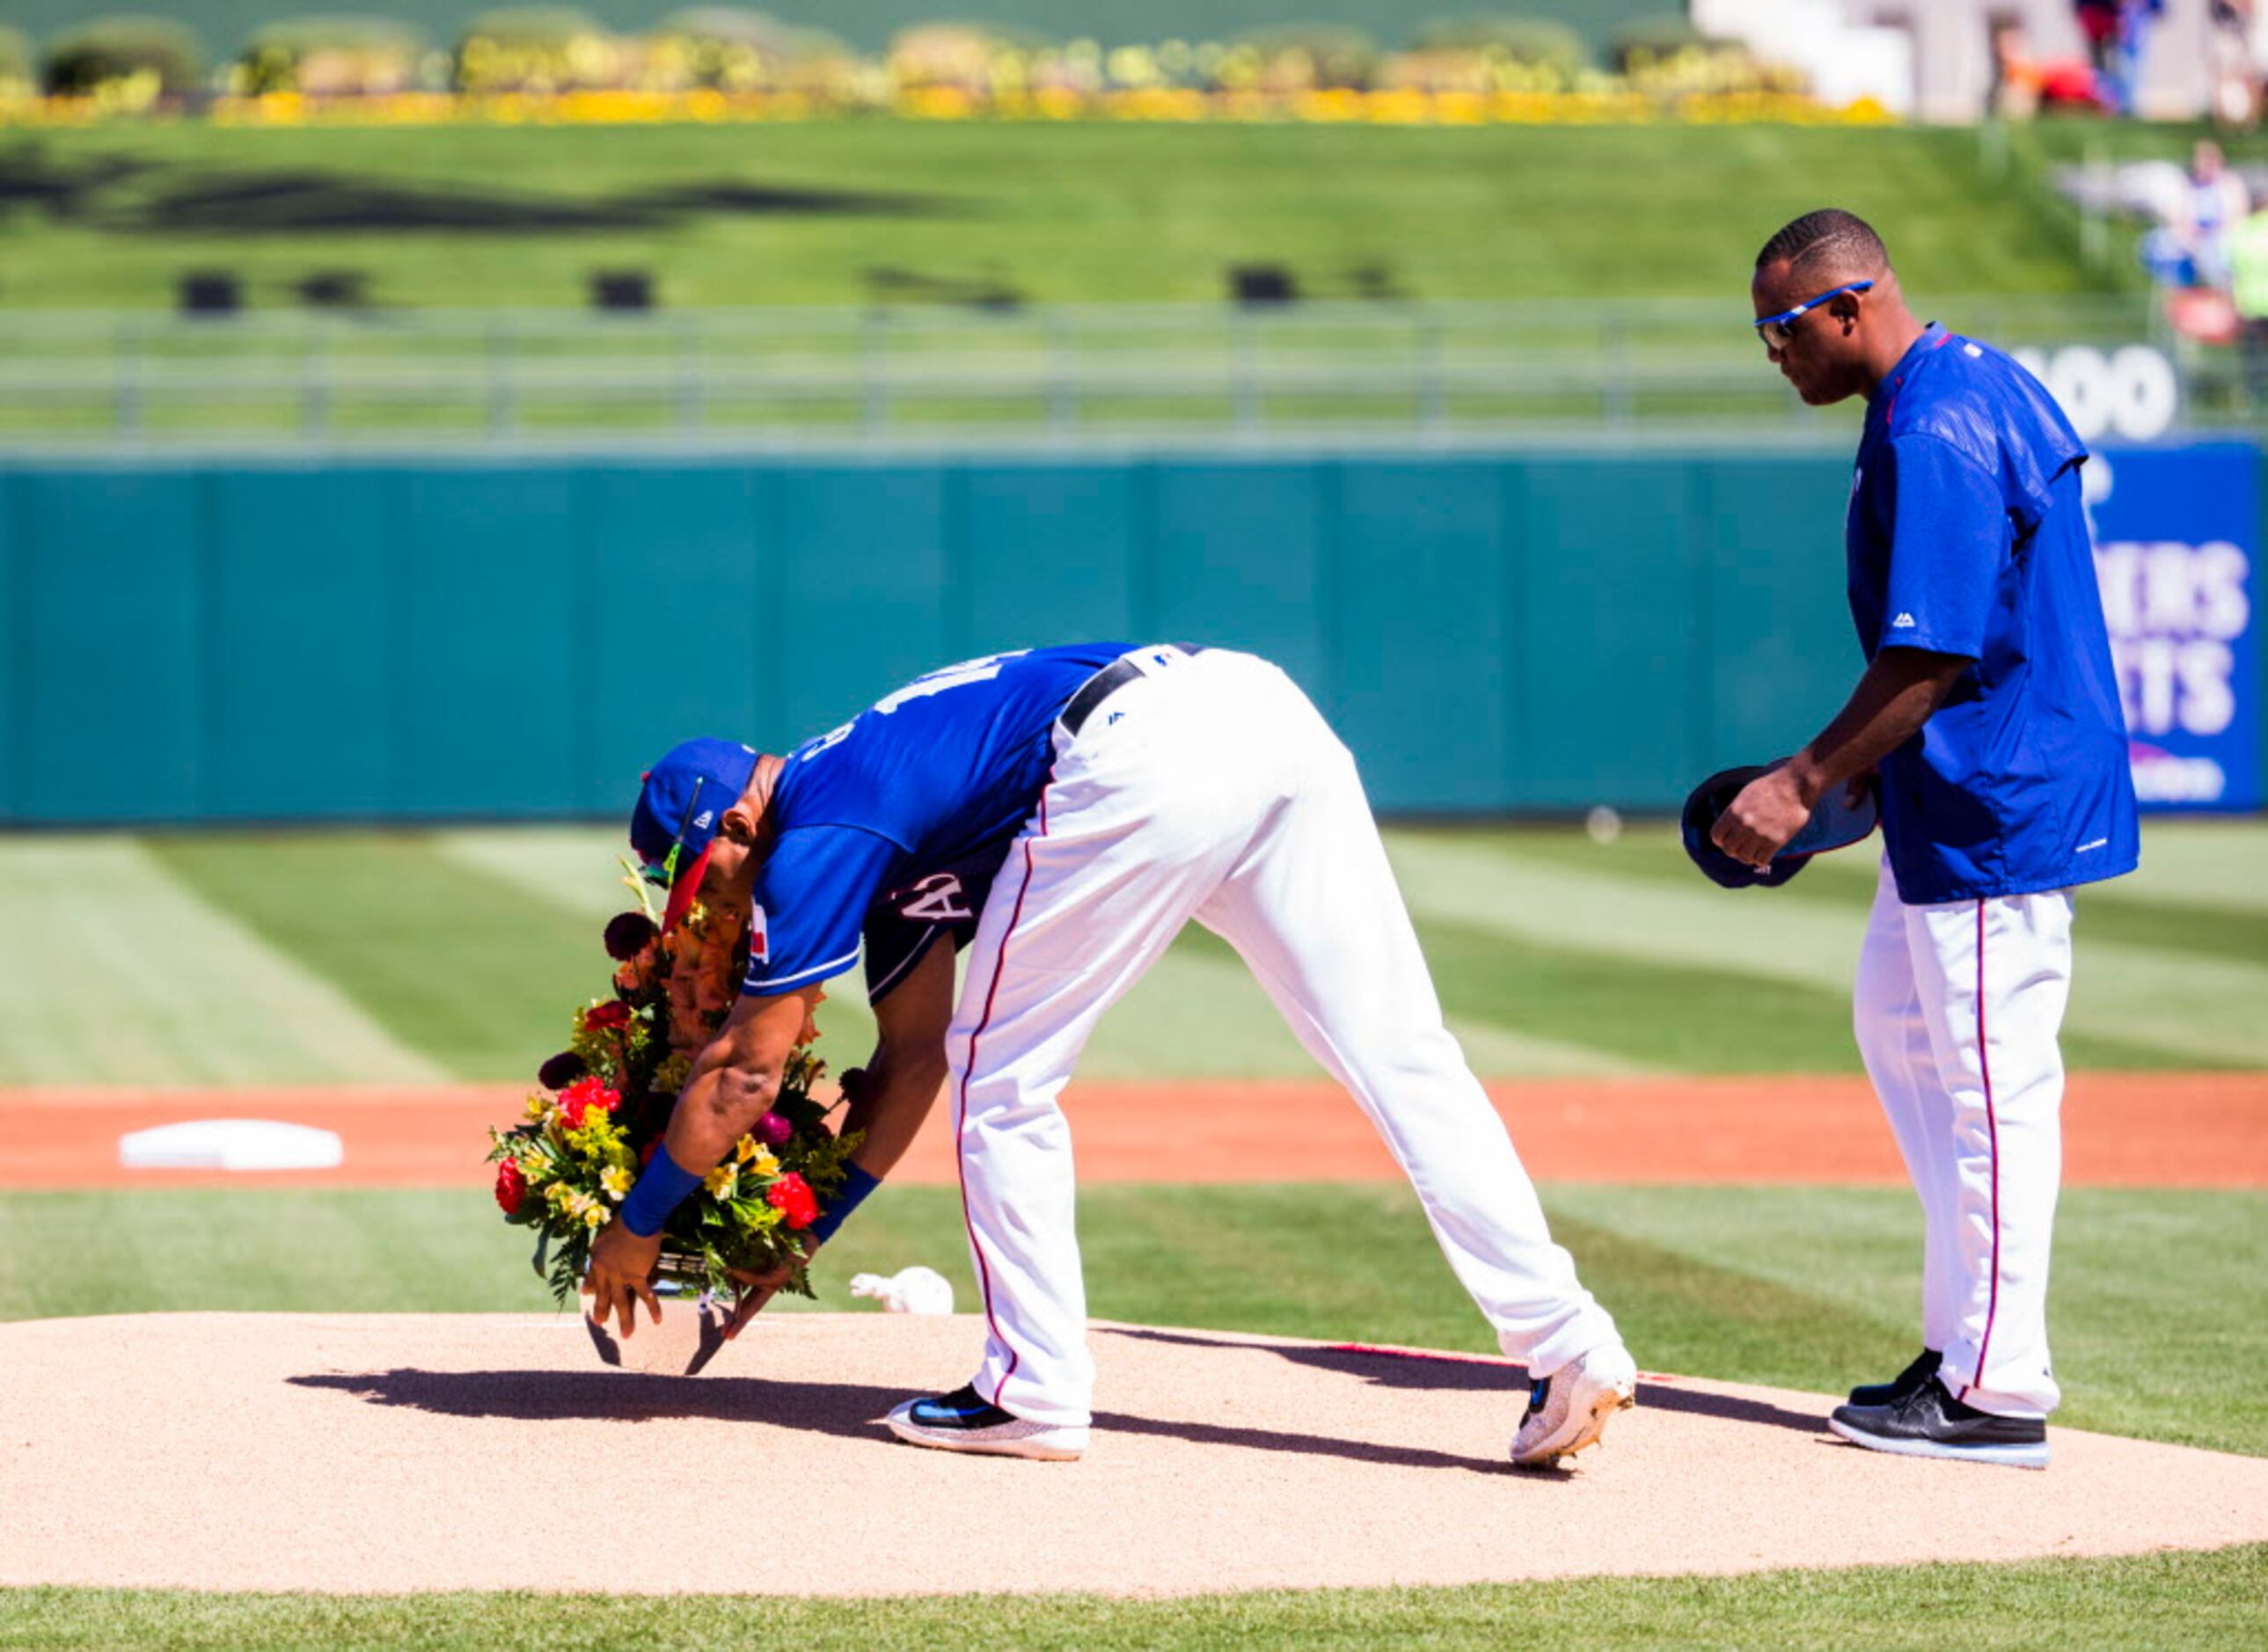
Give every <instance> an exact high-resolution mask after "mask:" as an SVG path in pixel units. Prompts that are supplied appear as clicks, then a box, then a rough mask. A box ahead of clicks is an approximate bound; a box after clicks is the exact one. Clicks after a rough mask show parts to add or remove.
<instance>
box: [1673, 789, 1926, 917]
mask: <svg viewBox="0 0 2268 1652" xmlns="http://www.w3.org/2000/svg"><path fill="white" fill-rule="evenodd" d="M1770 773H1771V770H1770V769H1769V768H1768V767H1765V766H1764V765H1762V764H1755V763H1752V764H1749V765H1746V766H1744V767H1740V768H1727V769H1720V770H1719V771H1718V772H1717V773H1716V774H1713V775H1710V776H1709V778H1708V779H1706V780H1705V781H1703V782H1701V783H1700V784H1699V785H1697V786H1696V787H1695V788H1694V789H1692V791H1691V792H1690V794H1689V795H1688V796H1687V797H1686V799H1685V813H1684V816H1683V819H1682V821H1681V822H1680V825H1681V826H1682V828H1683V833H1684V836H1685V853H1686V855H1688V856H1689V857H1690V859H1691V860H1692V862H1693V863H1694V864H1695V865H1696V866H1697V867H1699V868H1700V869H1701V872H1702V875H1703V876H1704V877H1707V878H1708V879H1709V880H1710V882H1712V883H1714V884H1719V885H1723V886H1724V887H1725V888H1727V889H1752V888H1753V889H1777V888H1778V887H1779V885H1782V884H1784V883H1786V882H1787V880H1788V879H1789V878H1791V877H1794V876H1795V875H1796V874H1797V873H1798V872H1800V871H1801V870H1803V869H1804V867H1805V866H1806V865H1807V864H1808V863H1809V862H1810V859H1811V857H1812V856H1813V855H1824V854H1827V853H1829V852H1830V851H1831V850H1834V849H1841V848H1849V847H1850V846H1851V845H1852V844H1853V843H1856V842H1858V841H1859V840H1860V839H1862V838H1864V837H1866V836H1867V834H1868V833H1871V832H1873V831H1874V826H1875V824H1876V823H1877V822H1878V821H1879V820H1880V819H1881V813H1882V810H1881V798H1880V797H1879V796H1878V795H1877V794H1876V791H1875V789H1874V781H1873V779H1872V778H1871V777H1870V778H1868V779H1866V780H1862V781H1857V782H1852V784H1850V785H1848V786H1841V787H1837V789H1836V792H1835V795H1834V796H1833V797H1828V798H1823V799H1822V800H1821V802H1820V804H1819V806H1818V807H1817V808H1816V809H1814V810H1813V811H1811V819H1809V820H1808V821H1806V822H1805V823H1804V825H1803V827H1802V829H1801V830H1800V831H1799V832H1797V833H1796V834H1795V835H1794V836H1793V837H1792V838H1790V839H1789V840H1788V841H1787V844H1786V847H1785V848H1782V849H1781V850H1780V852H1779V853H1778V854H1777V855H1773V856H1772V863H1771V865H1770V866H1769V867H1767V868H1765V869H1764V870H1761V871H1759V870H1757V869H1756V868H1755V867H1753V866H1750V865H1748V864H1746V863H1743V862H1741V861H1736V860H1734V858H1733V857H1732V856H1731V855H1727V854H1726V853H1725V851H1724V850H1722V849H1720V848H1718V847H1717V846H1716V844H1715V843H1714V842H1713V841H1711V838H1710V833H1712V832H1714V831H1715V830H1716V829H1717V821H1718V819H1719V817H1720V816H1722V815H1723V814H1724V812H1725V811H1726V810H1727V809H1729V808H1731V807H1732V805H1733V799H1734V798H1735V797H1739V796H1740V795H1741V791H1742V788H1743V787H1745V786H1747V785H1748V783H1749V782H1750V781H1752V780H1755V779H1756V777H1757V776H1758V775H1766V774H1770Z"/></svg>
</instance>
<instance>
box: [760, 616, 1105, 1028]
mask: <svg viewBox="0 0 2268 1652" xmlns="http://www.w3.org/2000/svg"><path fill="white" fill-rule="evenodd" d="M1132 647H1133V644H1132V643H1130V642H1090V643H1081V644H1073V645H1071V646H1069V647H1064V648H1047V649H1033V650H1028V651H1026V652H1022V653H1016V654H996V655H992V656H990V657H987V658H984V659H976V660H969V661H967V662H965V663H963V664H959V665H952V666H947V667H946V669H945V670H943V671H939V672H932V673H930V675H928V676H926V677H924V678H922V679H919V680H917V681H916V682H913V683H909V684H908V685H907V686H905V687H903V688H901V689H899V690H898V691H897V693H895V694H891V695H889V696H888V697H887V698H886V699H884V700H882V701H879V702H877V703H876V704H875V705H874V706H873V709H870V710H867V711H864V712H861V713H860V714H859V715H858V716H857V717H855V718H853V719H852V720H851V722H849V723H844V724H843V726H842V727H841V728H839V729H836V730H835V731H833V732H832V733H828V734H822V735H821V736H820V737H819V738H816V739H814V740H808V741H806V742H805V743H804V744H803V745H799V746H798V747H797V748H796V749H795V750H794V751H793V752H792V753H790V754H789V755H788V757H787V759H786V760H785V762H784V764H783V766H782V767H781V769H780V774H779V780H778V782H777V785H776V786H775V787H774V789H773V791H772V796H771V802H770V806H769V808H768V810H767V811H766V813H767V819H768V822H769V825H770V830H771V833H772V834H773V835H772V839H771V845H770V849H769V850H768V851H767V852H766V854H765V856H764V863H763V865H762V868H761V869H759V870H758V871H757V873H756V881H755V927H754V928H753V929H751V930H750V932H749V950H748V976H747V982H746V983H745V984H744V986H743V988H742V990H743V991H744V992H748V993H781V992H787V991H791V990H792V989H794V988H799V987H806V986H809V985H811V984H812V983H813V982H814V981H821V980H826V979H827V978H828V976H830V975H836V974H839V973H842V972H843V970H846V969H848V968H849V967H850V966H851V965H852V964H853V963H855V962H857V961H858V943H859V936H860V933H861V931H862V929H865V928H867V926H868V924H869V921H870V920H873V921H883V920H886V919H887V917H888V916H889V915H890V914H893V913H895V914H897V916H898V918H899V919H900V920H901V921H902V920H903V919H904V918H905V917H906V916H907V913H906V910H905V909H906V908H908V907H910V908H911V915H912V917H913V919H914V920H915V921H921V914H924V913H928V914H932V916H933V919H934V921H935V923H936V925H937V927H938V929H939V931H943V930H945V929H950V928H952V927H953V926H954V925H955V924H957V923H961V922H965V921H968V918H970V917H971V916H973V914H974V913H975V911H976V909H977V907H979V906H981V903H982V900H983V892H982V889H981V887H972V886H973V885H980V884H981V883H984V882H989V880H990V875H991V869H993V868H997V867H998V864H999V856H1000V853H1001V850H1002V848H1004V847H1005V844H1006V842H1007V841H1008V840H1009V839H1010V838H1012V837H1013V835H1014V834H1015V833H1017V832H1018V831H1020V830H1021V829H1022V827H1023V826H1024V824H1025V822H1026V821H1027V819H1030V818H1031V815H1032V813H1033V811H1034V810H1035V808H1036V807H1037V805H1038V803H1039V798H1040V791H1041V789H1042V787H1044V786H1045V785H1046V784H1047V780H1048V771H1049V767H1050V765H1052V763H1053V762H1054V760H1055V745H1054V727H1055V721H1056V718H1057V716H1059V715H1060V714H1061V713H1062V711H1063V709H1064V705H1065V703H1066V702H1067V701H1069V700H1070V699H1071V695H1072V694H1076V693H1077V692H1078V691H1079V686H1080V685H1081V684H1083V683H1085V682H1086V679H1088V678H1089V677H1092V676H1093V675H1094V673H1095V672H1098V671H1100V670H1101V669H1102V667H1104V666H1105V665H1108V664H1110V662H1111V661H1113V660H1115V659H1116V658H1117V657H1119V656H1120V655H1122V654H1123V653H1126V652H1127V651H1128V650H1130V649H1131V648H1132ZM977 870H981V872H982V877H981V879H980V878H979V877H975V876H972V875H971V874H972V873H974V872H976V871H977ZM932 879H944V880H946V881H940V882H932V881H930V880H932ZM948 883H949V884H950V885H951V886H950V887H948V886H947V885H948ZM924 885H926V886H924ZM893 896H895V897H896V899H895V900H891V899H888V898H890V897H893ZM878 907H880V911H878V910H877V908H878ZM892 927H893V928H894V929H895V926H892ZM897 934H898V935H899V936H900V945H901V946H902V951H900V952H899V955H898V956H895V957H893V958H889V959H888V960H880V959H878V960H876V962H877V963H879V964H880V965H881V968H880V970H879V971H877V970H870V981H869V986H870V989H872V990H873V995H874V996H876V997H880V995H881V994H882V992H884V991H887V988H888V987H889V986H891V985H895V980H896V975H899V974H902V973H903V972H904V970H905V969H909V968H910V967H911V966H912V964H913V962H914V960H915V959H916V958H918V957H919V956H920V953H921V952H922V951H925V950H926V948H927V946H928V944H929V943H930V942H931V941H933V940H934V939H935V938H936V936H935V935H931V936H927V937H926V938H911V937H908V936H906V932H905V931H902V930H898V931H897ZM901 966H902V967H901ZM893 969H895V972H896V973H895V974H892V973H891V971H892V970H893ZM885 975H887V976H889V979H888V980H883V979H882V977H883V976H885Z"/></svg>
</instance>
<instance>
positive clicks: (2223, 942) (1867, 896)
mask: <svg viewBox="0 0 2268 1652" xmlns="http://www.w3.org/2000/svg"><path fill="white" fill-rule="evenodd" d="M2183 824H2187V823H2183ZM2166 829H2167V827H2166V825H2165V824H2163V823H2158V822H2153V823H2152V825H2151V826H2150V827H2149V828H2148V833H2147V838H2148V843H2149V848H2148V849H2147V855H2149V857H2150V859H2151V862H2152V863H2154V864H2171V863H2175V862H2176V860H2177V858H2178V857H2179V856H2180V855H2183V854H2185V853H2187V852H2188V846H2189V845H2191V844H2192V843H2198V842H2204V843H2208V844H2210V843H2213V839H2214V836H2215V835H2217V834H2222V833H2226V834H2227V835H2229V836H2230V837H2232V838H2234V839H2236V840H2239V841H2250V842H2252V843H2253V844H2255V845H2257V848H2256V849H2255V850H2254V853H2255V854H2256V855H2257V863H2256V864H2255V865H2254V867H2253V868H2252V870H2251V874H2250V876H2251V879H2252V882H2253V884H2255V885H2258V886H2259V889H2260V890H2263V891H2268V832H2263V831H2260V830H2258V829H2257V828H2255V827H2254V826H2252V825H2251V823H2250V822H2234V821H2232V822H2225V823H2224V822H2215V823H2214V824H2213V828H2212V832H2211V833H2208V834H2205V836H2203V837H2202V838H2200V837H2199V836H2198V834H2195V833H2183V834H2176V835H2173V836H2171V837H2169V838H2165V839H2161V833H2165V832H2166ZM1435 835H1440V836H1444V837H1447V838H1449V839H1450V841H1467V840H1469V841H1476V842H1487V843H1490V844H1492V845H1494V846H1495V847H1496V848H1498V849H1499V850H1500V851H1501V852H1502V853H1503V854H1505V855H1509V856H1511V857H1513V858H1514V859H1517V860H1520V861H1522V862H1528V863H1545V864H1550V865H1553V866H1561V867H1566V868H1568V869H1570V870H1574V871H1578V872H1582V873H1589V874H1596V873H1602V872H1603V873H1609V874H1611V875H1613V876H1615V877H1629V878H1634V879H1650V880H1653V882H1656V883H1659V884H1662V885H1668V886H1669V887H1670V888H1672V889H1673V890H1675V891H1679V892H1685V893H1690V892H1693V891H1695V890H1696V889H1699V888H1701V887H1702V885H1700V884H1699V883H1698V881H1697V880H1698V878H1699V877H1700V874H1699V873H1698V872H1697V871H1695V870H1693V863H1692V862H1691V861H1690V860H1688V859H1686V857H1685V850H1684V847H1683V844H1681V843H1680V842H1679V841H1678V839H1677V836H1676V834H1675V832H1673V831H1672V830H1670V829H1669V828H1668V827H1666V826H1662V825H1661V824H1660V823H1659V822H1648V823H1646V824H1643V825H1641V826H1637V827H1634V828H1632V829H1631V830H1628V831H1626V832H1624V834H1623V835H1622V836H1621V837H1619V838H1617V839H1616V840H1615V841H1613V842H1611V843H1594V842H1593V841H1591V840H1590V839H1589V838H1588V837H1587V836H1586V835H1585V834H1584V833H1580V832H1575V831H1569V830H1565V829H1552V828H1548V827H1519V828H1514V829H1513V830H1510V831H1503V832H1491V833H1478V832H1476V833H1436V834H1435ZM2215 848H2216V849H2217V848H2218V846H2217V845H2216V846H2215ZM2210 858H2211V859H2212V860H2213V862H2214V863H2220V861H2221V860H2223V859H2224V858H2225V857H2224V856H2222V855H2220V854H2219V853H2217V852H2216V853H2214V854H2213V855H2211V856H2210ZM1880 863H1881V854H1880V840H1876V841H1874V842H1873V843H1871V844H1867V845H1857V846H1853V847H1852V848H1851V849H1850V850H1849V851H1847V852H1845V853H1838V854H1834V855H1821V856H1819V857H1818V858H1816V859H1815V860H1814V861H1813V862H1812V863H1811V864H1810V865H1809V866H1808V868H1806V869H1805V870H1804V872H1803V874H1802V875H1801V876H1800V877H1797V878H1796V879H1795V880H1794V881H1793V882H1792V883H1788V884H1785V885H1781V886H1780V887H1779V888H1778V889H1768V890H1758V891H1756V892H1753V893H1747V892H1744V893H1742V894H1741V895H1740V896H1738V897H1737V899H1742V901H1744V902H1756V903H1758V904H1759V905H1761V904H1762V903H1765V902H1771V903H1775V904H1777V903H1809V904H1812V905H1815V906H1818V907H1832V908H1833V909H1835V910H1836V911H1838V912H1845V913H1849V914H1852V921H1854V922H1859V923H1864V921H1866V914H1867V908H1868V907H1869V905H1870V904H1871V903H1872V902H1873V900H1874V880H1875V875H1876V868H1877V867H1878V866H1879V864H1880ZM2153 888H2154V885H2150V884H2148V883H2147V881H2146V880H2145V879H2144V877H2143V876H2142V875H2141V874H2139V873H2137V874H2136V875H2134V876H2133V877H2121V878H2113V879H2111V880H2110V881H2108V882H2105V883H2100V884H2089V885H2085V886H2084V887H2082V888H2081V889H2080V891H2079V895H2078V925H2079V929H2078V933H2079V936H2080V943H2081V945H2082V946H2084V947H2086V948H2087V949H2088V950H2089V951H2092V950H2093V948H2094V947H2095V945H2096V944H2097V943H2103V942H2108V943H2113V944H2116V945H2118V946H2122V947H2139V948H2147V949H2151V950H2154V951H2161V952H2171V953H2175V954H2178V955H2180V956H2181V957H2182V958H2185V959H2186V958H2225V959H2229V960H2233V961H2235V962H2236V963H2240V964H2250V965H2261V966H2268V905H2262V906H2258V907H2255V906H2251V905H2248V904H2247V902H2248V901H2250V899H2251V898H2252V897H2253V895H2254V894H2255V890H2253V889H2251V888H2247V889H2244V890H2243V891H2242V892H2240V893H2239V894H2238V896H2237V898H2235V899H2232V900H2231V901H2230V902H2229V903H2228V904H2227V905H2226V906H2217V907H2210V906H2205V905H2202V904H2199V903H2198V902H2197V901H2195V900H2192V899H2183V898H2163V897H2160V896H2158V895H2156V894H2154V893H2153V892H2152V891H2153ZM1766 911H1767V915H1768V912H1769V909H1768V908H1767V909H1766ZM1753 915H1756V914H1755V913H1754V912H1753V911H1752V910H1750V909H1749V908H1747V907H1743V909H1742V917H1743V918H1746V917H1749V916H1753Z"/></svg>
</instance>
